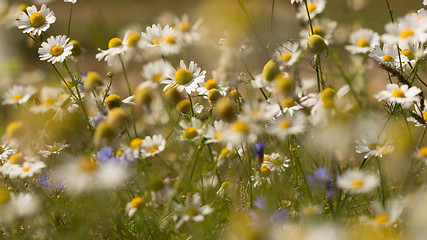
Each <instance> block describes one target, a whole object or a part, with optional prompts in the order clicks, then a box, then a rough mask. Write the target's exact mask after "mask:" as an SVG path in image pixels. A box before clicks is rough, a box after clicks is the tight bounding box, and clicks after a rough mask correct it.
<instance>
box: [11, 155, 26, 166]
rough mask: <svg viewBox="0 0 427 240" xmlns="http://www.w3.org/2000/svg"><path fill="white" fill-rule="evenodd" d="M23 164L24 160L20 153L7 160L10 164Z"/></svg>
mask: <svg viewBox="0 0 427 240" xmlns="http://www.w3.org/2000/svg"><path fill="white" fill-rule="evenodd" d="M24 162H25V158H24V156H22V154H20V153H15V154H13V155H12V156H10V158H9V163H10V164H23V163H24Z"/></svg>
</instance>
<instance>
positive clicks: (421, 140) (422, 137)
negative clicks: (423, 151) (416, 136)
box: [418, 126, 427, 148]
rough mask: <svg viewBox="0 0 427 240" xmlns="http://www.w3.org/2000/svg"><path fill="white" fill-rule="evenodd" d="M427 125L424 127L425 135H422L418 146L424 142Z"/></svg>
mask: <svg viewBox="0 0 427 240" xmlns="http://www.w3.org/2000/svg"><path fill="white" fill-rule="evenodd" d="M426 131H427V126H425V127H424V131H423V135H422V136H421V139H420V141H419V142H418V148H419V147H420V146H421V143H422V142H423V139H424V136H425V135H426Z"/></svg>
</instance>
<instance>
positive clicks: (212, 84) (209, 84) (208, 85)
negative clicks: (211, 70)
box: [205, 79, 218, 90]
mask: <svg viewBox="0 0 427 240" xmlns="http://www.w3.org/2000/svg"><path fill="white" fill-rule="evenodd" d="M205 88H206V89H207V90H211V89H212V88H216V89H218V84H216V82H215V80H213V79H209V80H207V81H206V83H205Z"/></svg>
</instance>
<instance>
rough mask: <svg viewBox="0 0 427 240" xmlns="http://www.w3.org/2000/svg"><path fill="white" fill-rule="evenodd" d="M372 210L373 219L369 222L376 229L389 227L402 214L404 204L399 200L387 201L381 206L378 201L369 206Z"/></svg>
mask: <svg viewBox="0 0 427 240" xmlns="http://www.w3.org/2000/svg"><path fill="white" fill-rule="evenodd" d="M371 207H372V209H373V210H374V214H375V219H373V220H371V221H369V222H370V223H371V224H372V225H374V226H376V227H384V228H386V227H390V226H391V225H392V224H394V223H395V222H396V221H397V220H398V218H399V217H400V215H401V214H402V212H403V207H404V204H403V202H402V201H400V200H388V201H387V202H386V204H385V206H383V204H382V203H381V202H379V201H375V202H373V203H372V204H371Z"/></svg>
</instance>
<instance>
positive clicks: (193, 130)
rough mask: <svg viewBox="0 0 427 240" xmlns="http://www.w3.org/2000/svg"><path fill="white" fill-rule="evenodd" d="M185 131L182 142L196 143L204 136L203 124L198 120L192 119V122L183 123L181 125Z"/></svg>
mask: <svg viewBox="0 0 427 240" xmlns="http://www.w3.org/2000/svg"><path fill="white" fill-rule="evenodd" d="M179 125H180V126H181V128H182V129H183V131H182V135H181V140H187V141H194V140H197V139H199V138H200V137H201V136H202V133H203V129H202V122H200V120H199V119H197V118H194V117H193V118H191V122H186V121H184V120H183V121H181V122H180V123H179Z"/></svg>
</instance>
